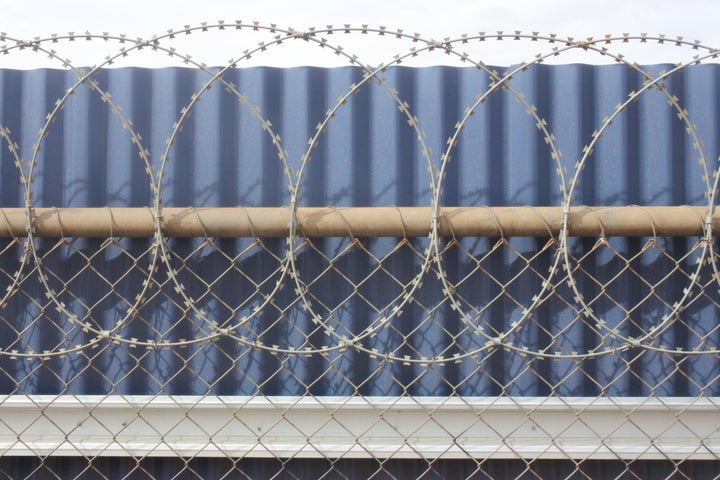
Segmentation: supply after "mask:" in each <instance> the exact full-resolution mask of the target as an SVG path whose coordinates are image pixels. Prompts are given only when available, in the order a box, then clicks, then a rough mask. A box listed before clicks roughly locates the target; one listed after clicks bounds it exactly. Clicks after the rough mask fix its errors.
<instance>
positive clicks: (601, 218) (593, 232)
mask: <svg viewBox="0 0 720 480" xmlns="http://www.w3.org/2000/svg"><path fill="white" fill-rule="evenodd" d="M0 215H2V216H1V217H0V236H3V237H13V236H15V237H22V236H26V235H27V229H28V221H27V211H26V209H24V208H6V209H0ZM706 216H707V207H697V206H665V207H658V206H653V207H648V206H622V207H572V208H570V211H569V215H568V232H569V234H570V235H571V236H598V235H606V236H636V237H637V236H651V235H661V236H695V235H702V234H703V232H704V225H705V220H706ZM296 219H297V234H298V235H300V236H306V237H344V236H356V237H420V236H426V235H428V234H429V233H430V231H431V225H432V209H431V208H430V207H343V208H333V207H300V208H298V209H297V217H296ZM562 219H563V211H562V208H561V207H528V206H526V207H443V208H442V210H441V211H440V216H439V227H438V232H439V234H440V235H441V236H453V235H454V236H457V237H467V236H484V237H499V236H525V237H528V236H530V237H545V236H552V235H558V234H559V233H560V232H561V230H562ZM290 220H291V212H290V209H289V208H288V207H220V208H204V207H203V208H193V207H187V208H163V209H162V231H163V234H164V235H165V236H168V237H204V236H209V237H248V236H257V237H284V236H287V235H288V233H289V224H290ZM31 225H32V228H33V231H34V235H35V236H39V237H109V236H116V237H152V236H153V235H154V232H155V222H154V220H153V210H152V209H150V208H109V207H105V208H36V209H34V210H33V219H32V222H31ZM717 231H720V214H714V215H713V232H717Z"/></svg>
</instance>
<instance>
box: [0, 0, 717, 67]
mask: <svg viewBox="0 0 720 480" xmlns="http://www.w3.org/2000/svg"><path fill="white" fill-rule="evenodd" d="M0 9H1V10H0V11H2V16H1V18H2V21H1V23H0V31H4V32H6V33H7V34H8V35H11V36H13V37H16V38H24V39H28V40H29V39H32V38H33V37H35V36H46V35H48V34H51V33H66V32H68V31H74V32H76V33H82V32H85V31H90V32H92V33H101V32H103V31H107V32H110V33H125V34H128V36H131V37H136V36H141V37H151V36H152V35H153V34H163V33H164V32H165V31H167V30H168V29H170V28H179V27H181V26H182V25H185V24H191V25H198V24H199V23H200V22H202V21H215V20H218V19H223V20H226V21H228V22H233V21H234V20H236V19H241V20H243V21H251V20H258V21H260V22H261V23H263V24H268V25H269V24H270V23H276V24H277V25H278V26H279V27H293V28H295V29H296V30H305V29H306V28H307V27H309V26H324V25H327V24H334V25H341V24H345V23H350V24H352V25H358V26H359V25H360V24H363V23H366V24H369V25H370V26H380V25H384V26H387V27H388V28H392V29H396V28H402V29H404V30H405V31H410V32H417V33H420V34H422V35H423V36H424V37H428V38H434V39H441V38H444V37H452V38H455V37H458V36H460V34H463V33H468V34H474V33H477V32H479V31H484V32H495V31H497V30H503V31H506V32H509V31H514V30H522V31H523V32H530V31H538V32H540V33H544V34H547V33H557V34H558V35H560V36H563V37H566V36H573V37H576V38H585V37H590V36H592V37H595V38H597V37H601V36H602V35H603V34H606V33H613V34H620V33H624V32H629V33H645V32H647V33H650V34H658V33H663V34H666V35H667V36H668V37H672V38H674V37H676V36H678V35H679V36H683V37H685V38H686V39H689V40H700V41H702V42H703V44H705V45H708V46H712V47H720V28H717V23H716V20H717V19H718V18H720V2H718V1H716V0H685V1H678V0H652V1H651V0H635V1H633V0H597V1H594V2H592V1H590V2H583V1H578V0H572V1H571V0H548V1H531V0H442V1H440V0H434V1H430V0H419V1H410V0H400V1H392V0H363V1H351V0H345V1H339V0H336V1H331V0H309V1H292V0H256V1H252V2H248V1H229V0H176V1H153V0H142V1H141V0H123V1H117V0H108V1H101V0H95V1H87V0H68V1H64V2H59V1H57V0H34V1H27V2H20V1H17V0H0ZM358 37H359V36H358ZM269 38H270V37H268V36H267V35H265V36H264V37H261V36H257V38H255V37H253V36H252V35H250V36H248V35H245V36H237V35H234V34H229V35H228V34H224V35H222V36H219V35H217V36H214V35H213V34H210V35H208V34H204V35H202V36H201V35H193V36H191V37H190V38H188V39H180V40H178V41H177V42H176V43H177V44H173V45H172V46H175V47H176V48H177V50H178V52H182V53H185V52H187V53H191V54H192V55H193V57H194V58H198V59H200V60H202V61H203V62H205V63H207V64H225V63H226V62H227V60H228V59H229V58H238V57H239V56H240V52H242V50H245V49H246V48H250V47H252V46H254V45H255V44H256V43H257V42H258V41H262V40H268V39H269ZM335 38H336V39H337V41H338V43H339V44H341V45H343V46H344V47H345V50H346V51H349V52H352V53H356V54H357V55H358V56H359V57H360V58H362V59H363V61H364V63H372V64H375V63H378V62H380V61H385V62H387V61H389V60H391V59H392V55H393V54H396V53H405V52H407V50H408V48H410V47H412V46H413V45H412V44H403V43H402V42H397V41H392V40H391V41H388V39H387V38H380V39H378V38H373V39H372V40H367V39H369V37H364V38H362V39H360V40H361V41H359V40H358V39H355V40H353V39H350V38H347V37H343V36H337V37H335ZM86 43H87V44H86ZM86 43H85V42H75V44H56V45H53V46H52V48H53V49H55V50H57V51H58V52H59V53H61V54H62V55H63V56H65V57H67V58H70V59H71V60H72V61H73V63H74V64H75V65H94V64H97V63H100V62H102V60H103V58H104V57H105V56H106V55H109V54H110V53H112V52H115V51H117V49H118V48H119V47H120V45H118V44H115V43H112V42H108V43H103V42H86ZM294 43H297V44H299V45H293V46H291V47H287V46H286V45H284V46H283V47H282V48H280V49H276V51H275V52H270V54H264V55H262V56H261V57H258V58H256V63H255V64H258V63H259V64H270V65H277V66H290V65H300V64H315V65H326V66H331V65H342V64H345V62H344V61H343V62H340V63H338V60H337V59H336V57H335V56H333V55H329V54H328V52H326V51H323V50H320V49H318V48H316V47H314V46H312V45H309V44H305V45H303V42H302V41H296V42H294ZM88 44H89V45H88ZM624 47H627V46H625V45H621V44H620V45H614V46H612V47H610V48H611V51H613V52H622V53H624V54H625V55H626V57H627V58H631V59H633V60H636V61H638V62H639V63H659V62H673V63H675V62H678V61H682V60H687V59H689V58H690V56H691V55H692V54H693V53H694V52H692V51H689V50H683V49H680V48H675V47H672V48H671V47H658V46H655V45H644V46H640V45H636V46H631V47H630V48H624ZM640 47H642V48H640ZM468 48H469V49H470V50H468V51H469V52H470V53H471V54H472V55H474V56H475V55H476V56H477V57H476V58H479V59H481V60H483V61H484V62H485V63H488V64H500V65H508V64H515V63H519V62H520V61H528V60H532V58H533V57H534V55H535V54H537V53H541V52H548V50H549V48H548V46H547V45H544V44H539V43H534V42H533V43H531V42H485V43H483V44H477V45H473V46H469V47H468ZM558 61H561V62H563V63H569V62H585V63H605V62H607V61H608V59H607V58H603V57H599V56H597V55H588V54H578V55H574V56H569V55H563V56H562V58H560V59H558ZM428 63H431V64H432V63H446V64H454V63H457V62H454V61H453V60H452V59H450V58H448V57H447V56H444V55H443V54H440V53H437V54H434V55H429V56H428V55H425V56H423V58H422V59H420V60H419V61H417V62H416V63H414V64H415V65H420V64H428ZM120 64H121V65H144V66H160V65H165V64H173V63H172V60H170V59H169V57H167V56H165V55H160V54H157V53H155V54H152V53H150V52H148V53H147V54H145V55H134V56H131V57H128V59H127V60H125V63H122V62H120ZM39 66H46V67H51V66H57V67H59V66H60V65H58V64H57V63H53V62H51V61H50V60H48V59H47V58H45V57H43V56H41V55H38V54H36V53H32V52H27V51H26V52H22V53H21V54H15V53H14V54H12V55H3V56H0V68H30V67H39Z"/></svg>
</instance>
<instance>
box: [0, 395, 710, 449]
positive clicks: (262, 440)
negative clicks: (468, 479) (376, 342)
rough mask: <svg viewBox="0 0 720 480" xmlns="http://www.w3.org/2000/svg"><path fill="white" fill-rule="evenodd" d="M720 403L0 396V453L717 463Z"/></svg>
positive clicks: (704, 400)
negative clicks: (685, 461)
mask: <svg viewBox="0 0 720 480" xmlns="http://www.w3.org/2000/svg"><path fill="white" fill-rule="evenodd" d="M718 405H720V399H715V398H676V397H673V398H584V397H583V398H546V397H541V398H537V397H522V398H506V397H502V398H485V397H481V398H476V397H473V398H457V397H452V398H440V397H314V398H313V397H191V396H181V397H169V396H163V397H141V396H134V397H129V396H120V395H113V396H108V397H102V396H71V395H63V396H19V395H12V396H4V397H0V454H4V455H33V456H45V455H58V456H62V455H69V456H78V455H83V456H98V455H101V456H187V457H190V456H203V457H214V456H231V457H285V458H287V457H303V458H312V457H333V458H337V457H345V458H368V457H379V458H389V457H392V458H438V457H442V458H470V457H472V458H498V459H500V458H502V459H509V458H525V459H540V458H542V459H565V458H573V459H626V460H633V459H676V460H680V459H693V460H701V459H718V458H720V407H719V406H718Z"/></svg>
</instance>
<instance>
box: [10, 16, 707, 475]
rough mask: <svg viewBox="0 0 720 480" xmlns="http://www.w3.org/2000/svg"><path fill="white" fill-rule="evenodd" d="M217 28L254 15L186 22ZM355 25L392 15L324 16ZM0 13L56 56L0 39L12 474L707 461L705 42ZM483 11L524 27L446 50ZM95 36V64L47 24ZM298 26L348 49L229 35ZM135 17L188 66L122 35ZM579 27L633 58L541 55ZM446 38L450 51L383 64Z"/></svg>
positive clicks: (619, 468)
mask: <svg viewBox="0 0 720 480" xmlns="http://www.w3.org/2000/svg"><path fill="white" fill-rule="evenodd" d="M205 34H207V35H210V34H214V35H218V37H217V38H220V39H226V38H228V40H222V42H220V43H219V44H225V45H227V44H231V42H236V41H237V39H236V37H231V35H239V36H240V38H241V39H244V38H245V37H243V35H250V36H251V37H250V38H253V39H254V38H255V36H258V35H262V36H264V40H262V41H261V42H260V43H259V44H258V45H257V46H254V47H251V48H247V47H243V48H247V50H244V51H243V52H242V54H241V55H239V56H237V58H234V59H231V60H230V61H229V62H228V64H227V65H226V66H224V67H209V66H207V65H205V64H203V63H202V62H201V61H200V60H196V59H195V58H194V57H191V56H189V55H186V54H184V53H180V52H179V50H178V49H177V48H176V47H175V46H174V42H175V41H176V40H178V39H180V38H184V37H186V36H187V35H205ZM370 36H372V37H373V38H375V39H377V38H380V40H381V41H383V42H401V43H400V44H397V43H396V44H392V45H401V44H402V43H403V42H404V43H407V45H405V46H403V47H400V48H398V49H397V50H394V51H400V52H401V53H398V54H397V55H394V56H390V57H389V58H390V60H389V61H387V62H386V63H384V64H380V65H373V66H370V65H366V64H364V63H363V61H362V59H361V58H360V57H358V56H356V55H355V54H352V53H348V52H347V51H346V49H345V48H343V47H341V46H340V44H341V43H342V39H343V38H352V39H356V38H360V39H361V40H360V42H365V40H364V39H365V38H369V37H370ZM0 39H1V40H2V41H3V42H4V44H3V45H2V46H0V52H1V53H3V54H7V55H15V54H18V55H20V54H28V53H29V54H34V55H37V54H40V55H43V56H47V57H50V59H51V60H53V61H58V62H59V63H58V66H61V67H63V68H64V70H56V71H53V70H50V71H30V72H18V71H10V70H5V71H2V72H1V74H2V92H3V96H2V104H1V105H0V114H1V115H2V118H0V124H1V125H2V128H1V129H0V136H1V137H2V141H3V144H4V145H3V153H2V157H1V158H0V160H1V161H2V164H1V165H0V168H2V172H3V175H2V177H1V181H0V182H1V183H0V188H1V189H2V191H0V199H1V200H2V206H3V207H4V208H2V209H0V213H1V214H2V222H0V236H2V238H3V240H2V242H3V243H2V245H3V247H2V254H1V255H0V271H1V272H2V275H1V278H2V279H3V283H4V285H3V287H4V288H3V289H2V292H3V293H2V300H1V301H0V329H1V330H2V336H1V337H0V338H1V339H2V340H0V388H1V389H2V394H3V397H2V402H1V404H0V451H1V452H2V453H3V454H4V457H3V459H2V460H1V461H0V472H2V474H4V475H5V476H6V477H7V478H46V477H47V478H156V477H157V478H159V477H162V478H209V477H217V478H306V477H313V478H408V476H412V477H417V478H496V477H505V478H548V477H555V478H597V477H598V476H599V475H602V476H606V477H609V478H642V477H647V476H652V477H657V478H715V477H717V476H718V474H717V473H716V472H717V471H718V470H719V464H718V463H717V461H718V453H719V452H720V433H718V428H720V420H719V419H718V418H719V417H718V415H717V413H718V405H717V396H718V393H717V391H718V389H719V388H720V384H719V382H718V378H719V375H720V361H719V359H718V353H719V352H720V348H719V345H718V341H719V340H720V332H719V331H718V327H717V325H718V321H717V319H718V318H719V317H718V307H719V306H720V305H719V301H720V297H718V291H719V290H718V287H719V285H718V282H720V275H718V266H717V262H718V257H717V254H716V245H715V237H714V234H715V233H716V232H717V229H718V228H720V225H719V224H718V222H720V218H719V217H718V216H717V215H716V214H715V208H714V202H715V193H716V191H717V182H718V175H717V167H716V162H715V158H717V156H718V154H719V153H720V152H719V151H720V145H718V144H717V142H716V139H715V136H716V135H715V132H716V130H717V124H718V122H720V120H719V119H718V118H717V112H715V110H717V108H716V104H717V98H716V97H717V94H718V92H717V86H716V85H715V83H714V82H717V79H718V78H720V71H719V70H718V69H717V68H716V66H715V65H712V64H709V65H699V64H704V63H708V62H712V61H713V59H715V57H716V56H717V55H718V51H717V50H715V49H712V48H707V47H705V46H703V45H702V44H700V43H699V42H694V41H687V40H684V39H682V38H680V37H678V38H672V39H670V38H668V37H665V36H663V35H657V36H653V35H646V34H641V35H636V36H634V35H628V34H624V35H620V36H617V37H615V36H605V37H602V38H597V39H594V38H587V39H580V40H578V39H572V38H560V37H558V36H555V35H547V36H546V35H540V34H538V33H531V34H524V33H522V32H510V33H503V32H496V33H493V34H486V33H479V34H476V35H463V36H460V37H458V38H455V39H451V38H447V39H442V40H440V41H436V40H432V39H425V38H423V37H422V36H421V35H418V34H408V33H405V32H403V31H401V30H390V29H387V28H384V27H379V28H369V27H367V26H360V27H352V26H350V25H345V26H342V27H340V28H336V27H332V26H328V27H326V28H317V29H308V30H305V31H297V30H293V29H283V28H278V27H277V26H272V25H270V26H265V25H261V24H258V23H254V22H251V23H243V22H239V21H238V22H217V23H213V24H210V23H207V24H201V25H199V26H197V27H190V26H188V27H184V28H182V29H180V30H177V31H174V30H173V31H169V32H167V33H166V34H163V35H159V36H156V37H153V38H151V39H130V38H129V37H128V36H125V35H110V34H106V33H103V34H100V35H95V34H91V33H84V34H73V33H70V34H67V35H49V36H47V37H38V38H35V39H32V40H21V39H14V38H12V37H11V36H9V35H6V34H2V37H1V38H0ZM229 39H232V40H229ZM335 40H337V44H336V43H335ZM498 40H502V41H512V42H521V43H529V42H533V45H535V44H536V45H537V47H538V50H539V51H541V52H542V53H539V54H538V55H537V56H535V57H533V59H532V61H531V62H528V63H524V64H519V65H517V66H513V67H506V68H499V67H490V66H487V65H485V64H484V63H482V61H481V58H482V57H481V56H476V55H474V54H473V55H471V54H469V53H465V52H464V50H463V49H464V48H465V47H466V46H467V48H470V46H471V45H480V46H481V47H482V46H483V45H485V44H486V43H487V42H491V41H492V42H496V41H498ZM86 41H87V42H89V44H90V45H95V44H99V45H100V46H101V47H102V48H103V49H105V51H104V52H103V54H102V55H101V57H102V58H103V61H101V62H98V63H97V65H96V66H94V67H91V68H89V67H85V68H80V67H77V66H74V65H73V62H72V61H71V60H69V59H65V58H64V57H63V56H62V54H61V53H58V52H59V51H60V50H61V49H62V46H63V45H65V44H71V43H77V42H86ZM253 41H254V40H253ZM353 41H355V40H353ZM223 42H224V43H223ZM298 42H299V43H301V44H303V46H304V47H305V46H306V47H307V48H316V47H320V48H322V49H324V51H328V52H329V53H330V54H332V55H335V56H338V57H340V58H344V59H346V60H347V61H348V63H349V64H350V65H351V66H352V68H348V69H332V70H323V69H287V70H284V71H277V70H274V69H268V68H254V69H242V68H240V67H243V66H244V63H243V62H244V61H246V60H249V59H251V58H255V57H257V56H262V55H263V54H264V52H266V51H269V50H273V49H278V48H287V47H286V45H288V44H293V45H295V44H297V43H298ZM232 44H233V45H235V43H232ZM238 44H241V45H242V42H239V43H238ZM246 44H247V42H246ZM625 44H638V45H641V46H644V45H650V44H652V45H654V48H673V49H675V50H669V51H670V52H671V55H674V54H675V53H674V52H676V51H677V52H680V54H681V56H682V55H686V54H688V52H690V53H689V54H688V57H687V59H686V60H682V61H680V62H678V63H675V64H668V65H664V66H650V67H642V66H640V65H638V64H636V63H634V62H632V61H628V60H627V59H626V58H625V57H624V56H623V55H622V54H621V53H614V52H613V49H614V48H617V49H618V50H622V47H623V46H624V45H625ZM281 45H283V46H282V47H280V46H281ZM148 50H149V51H151V52H153V53H154V54H159V55H163V56H169V57H170V58H171V59H179V60H180V61H181V62H183V63H184V64H187V65H188V66H190V67H193V68H192V69H182V70H180V69H156V70H141V69H132V68H130V69H123V68H119V69H113V68H108V67H110V66H117V65H116V64H117V63H120V62H122V61H131V60H124V59H125V58H126V57H127V58H129V59H132V57H133V55H135V54H137V52H140V51H148ZM577 51H582V52H587V55H599V56H603V57H605V58H610V59H612V60H614V61H615V62H616V63H617V64H618V65H616V66H601V67H589V66H549V67H545V66H543V65H540V64H541V63H543V62H545V61H546V60H549V59H553V58H555V57H561V58H562V55H564V54H566V52H577ZM107 52H111V53H110V54H109V55H108V53H107ZM438 53H439V54H442V55H444V56H447V57H448V58H455V59H457V61H458V62H459V64H460V65H464V66H467V67H468V68H463V69H454V70H451V69H448V68H447V67H436V68H433V67H427V68H425V67H424V68H420V69H417V70H410V69H404V68H401V67H400V64H403V65H405V64H407V63H411V62H412V61H413V59H414V58H416V57H418V56H423V55H436V54H438ZM443 75H445V76H443ZM438 79H440V80H438ZM343 82H346V83H343ZM428 85H429V86H428ZM626 88H627V91H625V90H624V89H626ZM331 97H332V98H335V97H338V99H337V101H335V100H332V99H331ZM578 98H579V99H580V100H577V99H578ZM618 98H619V100H618ZM567 102H569V103H567ZM260 104H262V108H260V107H259V106H258V105H260ZM458 105H462V108H460V107H458ZM568 105H569V106H568ZM688 105H691V107H689V106H688ZM696 110H699V111H700V112H699V114H695V113H694V112H695V111H696ZM426 125H427V126H429V128H426V127H425V126H426ZM618 125H619V126H618ZM37 128H39V134H36V133H35V130H36V129H37ZM561 147H563V148H561ZM575 147H578V148H575ZM568 148H570V150H569V151H568ZM561 150H564V155H563V154H562V153H561ZM583 204H590V205H592V206H590V207H587V206H583ZM188 205H189V206H188Z"/></svg>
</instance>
